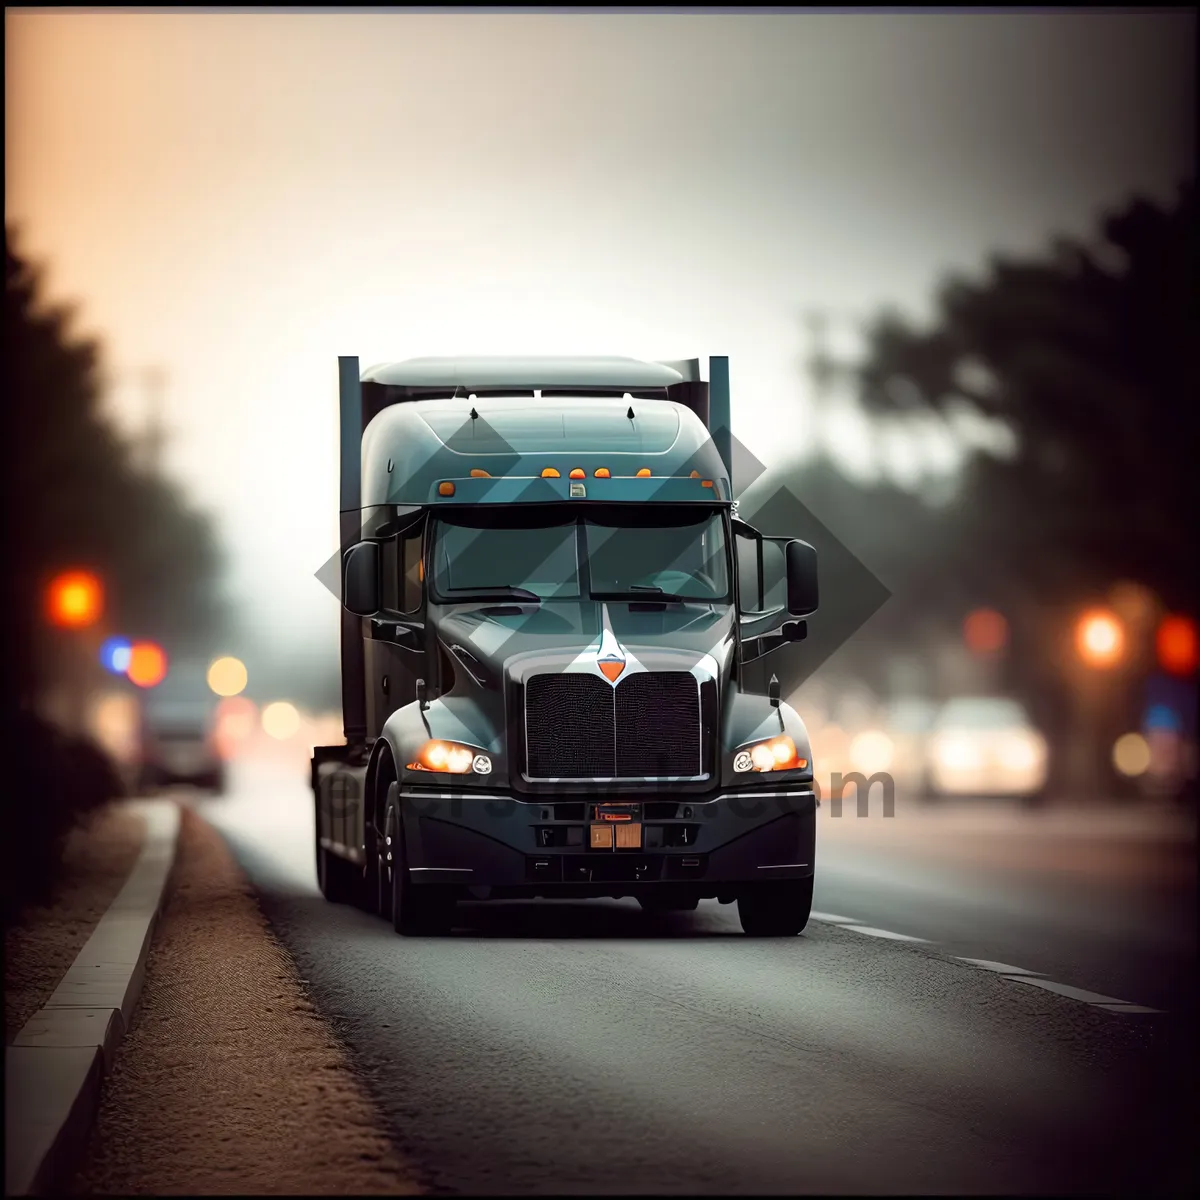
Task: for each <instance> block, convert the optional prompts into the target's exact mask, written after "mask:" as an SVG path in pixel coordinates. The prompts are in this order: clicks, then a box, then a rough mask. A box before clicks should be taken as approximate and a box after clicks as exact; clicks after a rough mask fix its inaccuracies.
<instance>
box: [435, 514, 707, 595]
mask: <svg viewBox="0 0 1200 1200" xmlns="http://www.w3.org/2000/svg"><path fill="white" fill-rule="evenodd" d="M433 587H434V591H435V592H436V593H437V594H438V595H439V596H442V597H444V598H446V599H457V598H459V597H461V598H464V599H466V598H468V597H469V596H474V595H487V596H489V597H490V596H496V597H503V596H505V595H506V594H507V595H512V596H513V597H514V598H525V599H529V598H537V599H545V600H551V599H562V600H571V599H579V598H580V597H581V596H584V595H587V596H590V597H594V598H596V599H629V600H653V599H655V598H659V597H666V598H673V599H679V600H700V601H726V600H728V599H729V591H730V588H729V566H728V551H727V548H726V541H725V531H724V523H723V521H722V518H721V515H720V513H719V512H714V511H712V510H710V509H704V510H701V511H700V512H697V511H696V510H695V508H693V507H690V506H689V507H688V508H679V509H673V510H667V509H666V508H663V509H659V510H656V511H655V512H653V513H650V512H647V511H646V510H645V509H642V510H641V511H640V512H638V513H637V514H636V517H635V516H634V514H633V513H631V511H630V510H629V508H625V509H624V510H623V511H613V512H612V513H604V512H601V511H599V510H596V511H593V512H589V513H588V514H587V515H586V516H584V515H582V514H580V515H576V514H574V513H572V514H571V515H570V516H565V515H564V516H562V517H558V516H551V515H550V514H549V513H547V512H545V511H544V510H543V512H542V513H540V514H538V513H535V512H533V511H529V512H525V513H521V512H514V511H513V510H512V509H507V510H505V511H504V512H481V511H480V510H478V509H476V510H475V511H474V512H456V513H445V512H443V513H439V514H438V517H437V523H436V532H435V536H434V543H433ZM522 593H524V596H522Z"/></svg>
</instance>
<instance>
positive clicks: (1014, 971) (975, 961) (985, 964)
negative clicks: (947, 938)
mask: <svg viewBox="0 0 1200 1200" xmlns="http://www.w3.org/2000/svg"><path fill="white" fill-rule="evenodd" d="M958 961H959V962H965V963H970V964H971V966H973V967H982V968H983V969H984V970H985V971H995V972H996V974H997V975H1045V973H1046V972H1045V971H1027V970H1025V968H1024V967H1010V966H1009V965H1008V963H1002V962H993V961H992V960H991V959H990V958H959V960H958Z"/></svg>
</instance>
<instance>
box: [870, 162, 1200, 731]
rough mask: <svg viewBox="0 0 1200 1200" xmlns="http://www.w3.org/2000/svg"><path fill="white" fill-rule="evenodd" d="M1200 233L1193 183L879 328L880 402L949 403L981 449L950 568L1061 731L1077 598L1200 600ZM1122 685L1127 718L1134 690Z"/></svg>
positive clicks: (1040, 711) (873, 371) (1052, 727)
mask: <svg viewBox="0 0 1200 1200" xmlns="http://www.w3.org/2000/svg"><path fill="white" fill-rule="evenodd" d="M1196 250H1197V225H1196V205H1195V189H1194V186H1193V185H1191V184H1187V185H1184V186H1182V187H1181V188H1180V189H1179V191H1178V194H1177V197H1176V198H1175V200H1174V202H1173V203H1171V204H1170V205H1167V206H1160V205H1157V204H1154V203H1152V202H1150V201H1147V200H1144V199H1136V200H1134V201H1132V202H1131V203H1129V204H1128V205H1126V206H1125V207H1124V208H1123V209H1121V210H1119V211H1114V212H1111V213H1109V214H1107V215H1105V216H1103V217H1102V218H1101V220H1100V222H1099V227H1098V229H1097V232H1096V236H1095V237H1094V238H1092V239H1090V240H1089V241H1088V242H1086V243H1085V242H1081V241H1080V242H1077V241H1071V240H1068V239H1059V240H1058V241H1057V242H1055V243H1054V244H1053V245H1052V246H1051V247H1050V248H1049V250H1048V251H1047V252H1046V253H1045V254H1042V255H1040V256H1036V257H1030V258H1016V257H1011V256H1008V257H1006V256H996V257H993V259H992V260H991V262H990V264H989V266H988V270H987V271H986V272H985V273H984V274H983V275H982V277H980V278H976V279H967V278H964V277H961V276H958V277H952V278H950V279H949V280H947V281H946V283H945V284H944V285H943V286H942V288H941V291H940V294H939V296H938V304H937V308H936V316H935V319H934V321H933V322H932V324H931V326H930V327H928V328H924V329H920V328H916V327H915V326H914V325H912V324H911V323H909V322H908V321H906V320H905V319H904V318H903V317H901V316H899V315H897V314H896V313H894V312H888V313H884V314H882V315H881V316H880V317H879V318H878V319H877V320H876V321H875V322H874V324H873V325H872V326H871V327H870V328H869V331H868V350H867V353H866V355H865V358H864V361H863V362H862V364H861V366H860V368H859V370H858V372H857V390H858V392H859V395H860V397H861V399H862V401H863V402H864V404H865V406H866V407H867V409H868V410H869V411H873V412H875V413H898V412H901V411H910V412H911V411H913V410H914V409H916V410H924V412H925V413H926V414H929V413H933V414H936V415H938V416H939V417H940V418H941V419H943V420H945V421H946V422H947V423H948V424H950V425H951V427H952V428H954V429H955V430H956V432H957V433H958V434H959V436H960V437H962V438H964V439H965V440H966V441H967V443H968V444H973V445H974V447H975V448H976V451H977V452H976V453H974V454H973V455H972V457H971V458H970V459H969V460H968V464H967V467H966V470H965V473H964V476H963V479H962V481H961V486H960V492H959V497H958V502H957V504H956V506H955V508H954V510H953V512H952V513H951V514H949V517H950V519H949V520H948V521H947V523H946V527H945V529H944V530H943V537H942V540H941V545H942V546H943V547H945V548H947V549H948V551H949V553H948V554H947V557H946V559H945V564H944V565H943V569H942V571H941V572H940V573H939V576H940V579H941V580H942V581H943V582H945V581H947V580H948V579H949V578H950V577H953V578H954V579H955V581H956V584H957V587H958V591H959V597H958V599H959V600H960V601H966V602H968V603H970V604H975V603H986V604H988V605H990V606H992V607H996V608H999V609H1000V610H1001V611H1002V612H1003V613H1005V614H1006V616H1008V617H1009V618H1010V620H1011V628H1012V630H1013V642H1012V645H1011V652H1010V654H1009V655H1008V656H1007V664H1008V678H1007V686H1009V687H1010V688H1012V689H1013V690H1014V691H1016V692H1018V693H1019V694H1023V695H1024V696H1025V697H1026V698H1027V700H1029V701H1030V702H1031V705H1032V707H1033V708H1034V710H1035V714H1036V715H1037V717H1038V719H1039V720H1040V721H1041V722H1042V724H1043V727H1044V728H1045V729H1046V730H1047V732H1049V733H1050V734H1051V735H1052V736H1054V737H1062V736H1066V734H1067V732H1068V729H1067V726H1068V723H1069V720H1070V718H1069V716H1068V709H1069V705H1068V704H1067V703H1065V701H1066V700H1067V699H1068V696H1069V689H1068V685H1067V683H1066V681H1065V679H1064V677H1063V664H1062V663H1061V662H1060V661H1058V660H1057V659H1056V657H1055V653H1056V646H1057V643H1056V641H1055V639H1056V638H1057V637H1058V635H1059V633H1060V632H1061V631H1062V630H1063V629H1067V628H1069V623H1070V621H1071V620H1072V619H1073V614H1074V611H1075V610H1076V609H1077V607H1078V606H1079V605H1080V604H1082V603H1083V602H1085V601H1087V600H1090V599H1095V598H1099V597H1100V596H1102V595H1103V594H1104V593H1105V592H1106V591H1107V590H1108V589H1109V588H1110V587H1111V586H1112V585H1113V584H1115V583H1117V582H1118V581H1121V580H1132V581H1134V582H1136V583H1139V584H1142V585H1145V586H1148V587H1149V588H1151V589H1152V590H1153V591H1154V592H1155V593H1157V595H1158V596H1159V597H1160V598H1161V599H1162V601H1163V602H1164V603H1165V604H1166V606H1167V607H1168V608H1170V609H1175V610H1179V611H1184V612H1192V613H1195V612H1196V601H1197V598H1196V556H1195V552H1194V540H1195V539H1194V534H1195V514H1196V512H1197V511H1200V508H1198V506H1197V505H1196V503H1195V501H1196V497H1195V495H1194V492H1195V490H1196V485H1195V475H1196V470H1195V466H1194V456H1195V447H1196V433H1197V405H1198V403H1200V387H1198V386H1197V385H1198V384H1200V378H1198V375H1197V354H1196V350H1195V334H1196V306H1195V301H1196V266H1197V255H1196ZM897 591H898V592H899V589H897ZM1076 699H1078V697H1076ZM1120 703H1121V704H1122V705H1123V706H1124V711H1123V712H1122V713H1120V714H1117V715H1115V716H1114V717H1113V720H1114V722H1115V723H1116V724H1117V725H1120V726H1121V727H1123V728H1129V727H1131V724H1130V723H1131V722H1136V721H1137V719H1138V715H1137V712H1136V707H1137V695H1136V694H1135V691H1134V689H1128V690H1127V694H1126V695H1125V696H1124V698H1123V699H1122V700H1121V702H1120Z"/></svg>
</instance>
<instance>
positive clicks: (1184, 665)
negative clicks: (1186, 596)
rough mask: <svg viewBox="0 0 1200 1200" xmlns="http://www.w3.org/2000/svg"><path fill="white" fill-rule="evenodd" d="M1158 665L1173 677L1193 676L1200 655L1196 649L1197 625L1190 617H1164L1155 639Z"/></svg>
mask: <svg viewBox="0 0 1200 1200" xmlns="http://www.w3.org/2000/svg"><path fill="white" fill-rule="evenodd" d="M1154 642H1155V650H1157V652H1158V665H1159V666H1160V667H1162V669H1163V670H1164V671H1168V672H1170V674H1172V675H1191V674H1192V673H1193V672H1194V671H1195V670H1196V665H1197V659H1198V658H1200V654H1198V652H1197V647H1196V623H1195V621H1192V620H1190V619H1189V618H1188V617H1180V616H1169V617H1164V618H1163V621H1162V623H1161V624H1160V625H1159V627H1158V634H1157V635H1156V637H1155V639H1154Z"/></svg>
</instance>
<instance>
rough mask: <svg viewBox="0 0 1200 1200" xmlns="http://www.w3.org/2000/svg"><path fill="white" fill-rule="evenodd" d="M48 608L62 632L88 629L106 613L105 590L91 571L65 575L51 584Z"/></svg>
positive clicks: (57, 577)
mask: <svg viewBox="0 0 1200 1200" xmlns="http://www.w3.org/2000/svg"><path fill="white" fill-rule="evenodd" d="M46 608H47V613H48V615H49V617H50V621H51V622H52V623H53V624H54V625H57V626H58V627H59V628H60V629H86V628H87V627H88V626H89V625H94V624H95V623H96V621H97V620H99V618H100V613H101V612H102V611H103V609H104V588H103V587H102V586H101V584H100V580H99V579H97V578H96V576H95V575H93V574H92V573H91V572H90V571H63V572H62V573H61V574H60V575H56V576H55V577H54V578H53V579H52V580H51V581H50V587H49V588H48V589H47V592H46Z"/></svg>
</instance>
